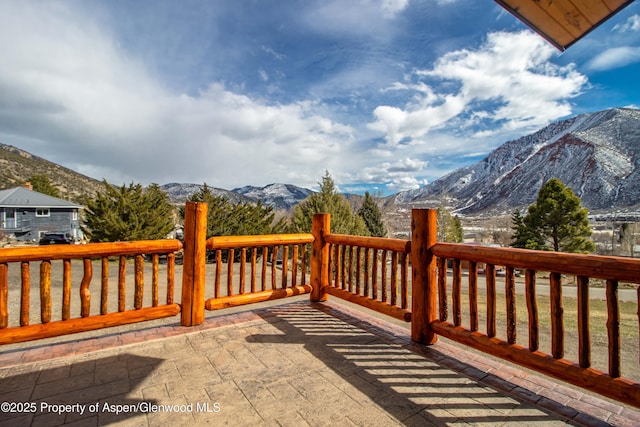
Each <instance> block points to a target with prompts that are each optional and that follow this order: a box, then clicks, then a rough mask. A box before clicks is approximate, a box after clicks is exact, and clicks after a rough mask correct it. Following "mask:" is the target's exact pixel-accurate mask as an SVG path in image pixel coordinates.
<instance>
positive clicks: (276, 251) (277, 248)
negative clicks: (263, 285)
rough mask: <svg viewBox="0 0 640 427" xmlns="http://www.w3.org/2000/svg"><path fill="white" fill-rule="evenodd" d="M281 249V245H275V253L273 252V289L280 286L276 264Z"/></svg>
mask: <svg viewBox="0 0 640 427" xmlns="http://www.w3.org/2000/svg"><path fill="white" fill-rule="evenodd" d="M279 250H280V246H274V247H273V254H271V289H276V288H277V287H278V285H277V283H278V279H277V270H276V265H277V263H278V251H279Z"/></svg>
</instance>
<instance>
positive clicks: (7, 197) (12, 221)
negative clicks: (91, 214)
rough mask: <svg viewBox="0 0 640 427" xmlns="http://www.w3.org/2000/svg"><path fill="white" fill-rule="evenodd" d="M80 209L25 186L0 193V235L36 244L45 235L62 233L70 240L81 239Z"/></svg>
mask: <svg viewBox="0 0 640 427" xmlns="http://www.w3.org/2000/svg"><path fill="white" fill-rule="evenodd" d="M80 209H82V206H80V205H77V204H75V203H71V202H68V201H66V200H61V199H57V198H55V197H51V196H47V195H46V194H42V193H38V192H37V191H33V190H32V189H31V186H30V185H29V184H26V185H25V186H23V187H16V188H10V189H8V190H0V233H2V234H4V235H13V236H14V237H15V238H16V240H21V241H29V242H37V241H38V240H39V239H40V237H42V235H43V234H45V233H63V234H65V235H67V237H68V238H69V239H71V240H73V241H77V240H80V239H81V238H82V231H81V230H80V221H79V211H80Z"/></svg>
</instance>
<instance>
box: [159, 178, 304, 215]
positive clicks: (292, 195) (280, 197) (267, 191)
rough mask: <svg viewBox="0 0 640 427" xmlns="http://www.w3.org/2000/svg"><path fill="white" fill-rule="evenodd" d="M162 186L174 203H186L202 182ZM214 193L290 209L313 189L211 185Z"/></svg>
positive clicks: (288, 185) (280, 186)
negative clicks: (219, 186) (220, 186)
mask: <svg viewBox="0 0 640 427" xmlns="http://www.w3.org/2000/svg"><path fill="white" fill-rule="evenodd" d="M160 188H161V189H162V190H163V191H164V192H165V193H167V194H168V195H169V199H170V200H171V202H172V203H184V202H185V201H186V200H187V199H188V198H189V196H190V195H192V194H194V193H196V192H198V191H200V189H201V188H202V184H178V183H171V184H165V185H161V186H160ZM209 189H210V190H211V192H212V193H213V195H215V196H224V197H226V198H227V199H229V200H230V201H231V202H233V203H238V202H254V203H257V202H258V201H261V202H262V204H263V205H265V206H273V207H274V209H276V210H280V209H285V210H286V209H290V208H291V207H293V206H295V205H297V204H298V203H300V202H301V201H303V200H304V199H306V198H307V196H308V195H309V194H311V193H313V191H311V190H308V189H306V188H301V187H296V186H295V185H292V184H270V185H267V186H265V187H252V186H246V187H242V188H236V189H233V190H224V189H222V188H215V187H209Z"/></svg>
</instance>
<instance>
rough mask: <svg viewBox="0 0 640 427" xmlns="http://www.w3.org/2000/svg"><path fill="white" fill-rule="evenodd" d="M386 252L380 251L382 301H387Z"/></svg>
mask: <svg viewBox="0 0 640 427" xmlns="http://www.w3.org/2000/svg"><path fill="white" fill-rule="evenodd" d="M387 253H388V251H386V250H384V251H382V262H381V264H382V268H381V272H380V276H381V277H382V291H381V292H382V302H387V294H388V292H389V291H388V290H387Z"/></svg>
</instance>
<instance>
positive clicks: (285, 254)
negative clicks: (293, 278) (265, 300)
mask: <svg viewBox="0 0 640 427" xmlns="http://www.w3.org/2000/svg"><path fill="white" fill-rule="evenodd" d="M329 253H331V251H329ZM329 265H331V264H329ZM288 278H289V245H284V246H283V247H282V280H281V281H280V284H281V286H282V289H284V288H286V287H287V281H288V280H289V279H288Z"/></svg>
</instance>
